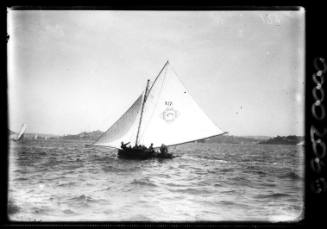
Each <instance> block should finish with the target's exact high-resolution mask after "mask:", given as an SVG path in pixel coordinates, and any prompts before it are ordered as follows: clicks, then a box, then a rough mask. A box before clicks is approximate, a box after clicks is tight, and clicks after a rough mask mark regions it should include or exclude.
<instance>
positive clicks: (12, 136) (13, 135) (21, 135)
mask: <svg viewBox="0 0 327 229" xmlns="http://www.w3.org/2000/svg"><path fill="white" fill-rule="evenodd" d="M25 130H26V124H25V123H24V124H22V127H21V129H20V131H19V133H18V134H17V133H15V132H12V131H9V132H10V135H9V138H10V139H11V140H13V141H16V142H18V141H22V140H23V138H24V133H25Z"/></svg>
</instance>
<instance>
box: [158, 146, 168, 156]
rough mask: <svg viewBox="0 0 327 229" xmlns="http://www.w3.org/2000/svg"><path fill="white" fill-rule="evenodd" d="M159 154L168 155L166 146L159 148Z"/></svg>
mask: <svg viewBox="0 0 327 229" xmlns="http://www.w3.org/2000/svg"><path fill="white" fill-rule="evenodd" d="M160 153H161V154H162V155H166V154H167V153H168V149H167V146H165V145H164V144H162V145H161V146H160Z"/></svg>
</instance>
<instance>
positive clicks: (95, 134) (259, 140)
mask: <svg viewBox="0 0 327 229" xmlns="http://www.w3.org/2000/svg"><path fill="white" fill-rule="evenodd" d="M103 133H104V132H102V131H100V130H96V131H90V132H81V133H79V134H69V135H50V134H37V133H25V135H24V138H25V139H34V140H37V139H38V140H42V139H44V140H50V139H57V140H59V139H61V140H65V141H75V140H77V141H85V142H93V141H95V140H97V139H98V138H99V137H100V136H101V135H102V134H103ZM303 141H304V137H302V136H296V135H289V136H276V137H266V136H253V137H252V136H233V135H220V136H216V137H212V138H208V139H202V140H196V141H194V142H196V143H229V144H272V145H297V144H301V143H302V142H303Z"/></svg>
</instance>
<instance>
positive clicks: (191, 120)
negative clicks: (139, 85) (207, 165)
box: [139, 62, 223, 147]
mask: <svg viewBox="0 0 327 229" xmlns="http://www.w3.org/2000/svg"><path fill="white" fill-rule="evenodd" d="M222 133H223V131H221V130H220V129H219V128H218V127H217V126H216V125H215V124H214V123H213V122H212V121H211V120H210V119H209V118H208V117H207V116H206V115H205V113H204V112H203V111H202V110H201V108H200V107H199V106H198V105H197V104H196V103H195V101H194V100H193V99H192V97H191V96H190V94H189V92H188V91H187V90H186V89H185V87H184V86H183V85H182V83H181V82H180V81H179V79H178V78H177V76H176V74H175V72H174V71H173V70H172V68H171V66H169V63H168V62H167V63H166V65H165V67H164V69H163V71H162V72H161V74H160V75H159V76H158V77H157V79H156V80H155V82H154V83H153V85H152V86H151V88H150V90H149V92H148V95H147V99H146V102H145V105H144V112H143V119H142V123H141V128H140V134H139V136H140V137H139V142H140V143H141V144H144V145H145V146H149V145H150V144H151V143H153V146H154V147H158V146H160V145H161V144H165V145H176V144H181V143H185V142H190V141H194V140H198V139H203V138H207V137H211V136H215V135H219V134H222Z"/></svg>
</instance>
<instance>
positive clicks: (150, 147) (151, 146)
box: [149, 143, 153, 151]
mask: <svg viewBox="0 0 327 229" xmlns="http://www.w3.org/2000/svg"><path fill="white" fill-rule="evenodd" d="M149 150H151V151H152V150H153V143H151V145H150V146H149Z"/></svg>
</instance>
